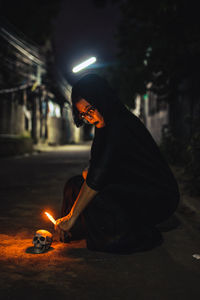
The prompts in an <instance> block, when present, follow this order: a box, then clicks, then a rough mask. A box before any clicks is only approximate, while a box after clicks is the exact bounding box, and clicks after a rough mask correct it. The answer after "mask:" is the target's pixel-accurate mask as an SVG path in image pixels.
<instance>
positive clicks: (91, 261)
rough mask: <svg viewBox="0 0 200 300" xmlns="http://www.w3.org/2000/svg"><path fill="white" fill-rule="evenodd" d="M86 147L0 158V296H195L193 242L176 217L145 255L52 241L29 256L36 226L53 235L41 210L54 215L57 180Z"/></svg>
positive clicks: (80, 162) (84, 155) (197, 248)
mask: <svg viewBox="0 0 200 300" xmlns="http://www.w3.org/2000/svg"><path fill="white" fill-rule="evenodd" d="M89 148H90V146H89V145H86V146H66V147H60V148H58V149H55V150H54V151H52V150H49V151H47V152H43V153H40V154H37V155H36V154H35V155H31V156H25V157H16V158H4V159H0V201H1V210H0V226H1V227H0V228H1V233H0V263H1V268H0V299H2V300H3V299H13V300H14V299H25V298H26V299H55V298H56V299H58V298H60V299H83V300H84V299H102V300H103V299H105V300H107V299H135V300H140V299H141V300H173V299H176V300H179V299H180V300H186V299H187V300H189V299H190V300H196V299H199V297H200V260H197V259H196V258H194V257H193V256H192V255H193V254H196V253H197V254H200V238H199V236H198V234H197V232H196V231H195V230H193V229H192V227H190V226H187V224H186V223H185V222H184V221H183V219H179V220H180V224H179V225H178V227H176V228H175V229H173V230H169V231H167V232H163V236H164V243H163V244H162V245H161V246H159V247H158V248H156V249H153V250H151V251H148V252H142V253H135V254H131V255H112V254H106V253H98V252H91V251H89V250H87V249H86V246H85V241H84V240H82V241H77V242H71V243H70V244H62V243H60V242H59V240H58V238H57V237H56V236H54V242H53V244H52V248H51V249H50V251H49V252H46V253H44V254H32V253H31V252H30V251H31V250H30V249H31V247H32V238H33V235H34V233H35V231H36V230H37V229H41V228H42V229H46V230H49V231H51V232H52V233H53V225H52V224H51V223H50V222H49V221H48V220H47V219H46V218H45V217H44V211H45V210H48V211H50V212H51V213H52V214H53V215H54V217H55V218H57V217H59V211H60V204H61V201H62V190H63V186H64V183H65V182H66V180H67V179H69V178H70V177H71V176H73V175H76V174H79V173H80V172H81V170H82V169H83V168H84V167H85V166H86V165H87V162H88V159H89ZM178 217H179V216H178Z"/></svg>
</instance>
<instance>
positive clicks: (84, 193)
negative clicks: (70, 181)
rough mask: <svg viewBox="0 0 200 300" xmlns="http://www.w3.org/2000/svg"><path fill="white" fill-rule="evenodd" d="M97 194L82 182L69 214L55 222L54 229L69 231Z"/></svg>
mask: <svg viewBox="0 0 200 300" xmlns="http://www.w3.org/2000/svg"><path fill="white" fill-rule="evenodd" d="M97 193H98V192H97V191H95V190H93V189H91V188H90V187H89V186H88V185H87V183H86V182H85V181H84V183H83V185H82V187H81V190H80V192H79V194H78V197H77V198H76V201H75V202H74V205H73V206H72V209H71V211H70V213H69V214H68V215H67V216H65V217H63V218H61V219H58V220H56V224H55V229H57V228H58V227H59V229H61V230H64V231H69V230H70V229H71V228H72V226H73V225H74V223H75V222H76V220H77V219H78V217H79V216H80V214H81V213H82V211H83V210H84V209H85V207H86V206H87V205H88V204H89V203H90V201H91V200H92V199H93V198H94V196H95V195H96V194H97Z"/></svg>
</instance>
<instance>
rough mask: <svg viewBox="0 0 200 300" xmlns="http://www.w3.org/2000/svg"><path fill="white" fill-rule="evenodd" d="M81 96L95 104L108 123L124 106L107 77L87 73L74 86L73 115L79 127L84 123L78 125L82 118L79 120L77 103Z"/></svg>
mask: <svg viewBox="0 0 200 300" xmlns="http://www.w3.org/2000/svg"><path fill="white" fill-rule="evenodd" d="M80 98H84V99H85V100H87V101H88V102H89V103H90V104H91V105H94V106H95V107H96V108H97V110H98V111H99V112H100V113H101V115H102V116H103V118H104V120H105V123H106V124H109V122H110V121H111V119H112V118H113V117H114V116H115V115H116V113H117V112H118V110H119V108H120V107H122V104H121V102H120V100H119V98H118V97H117V95H116V94H115V92H114V91H113V90H112V88H111V87H110V86H109V84H108V82H107V81H106V80H105V79H103V78H102V77H100V76H98V75H96V74H89V75H86V76H84V77H83V78H81V79H80V80H79V81H78V82H77V83H76V84H75V85H74V86H73V88H72V106H73V115H74V121H75V123H76V125H77V126H78V127H79V126H81V125H82V124H79V125H78V123H80V120H77V114H78V112H77V111H78V110H77V109H76V106H75V104H76V103H77V102H78V101H79V100H80Z"/></svg>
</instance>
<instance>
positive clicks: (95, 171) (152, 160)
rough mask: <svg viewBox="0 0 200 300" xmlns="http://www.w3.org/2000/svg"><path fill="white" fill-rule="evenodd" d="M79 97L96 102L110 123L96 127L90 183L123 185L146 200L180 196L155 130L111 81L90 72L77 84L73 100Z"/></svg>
mask: <svg viewBox="0 0 200 300" xmlns="http://www.w3.org/2000/svg"><path fill="white" fill-rule="evenodd" d="M78 97H82V98H84V99H86V100H87V101H88V102H89V103H90V104H92V105H95V107H96V108H97V109H98V110H99V112H100V113H101V114H102V116H103V117H104V120H105V124H106V125H105V127H103V128H96V129H95V137H94V141H93V144H92V149H91V159H90V167H89V170H88V175H87V179H86V182H87V184H88V186H89V187H91V188H92V189H94V190H97V191H101V190H104V189H105V188H106V187H108V186H109V185H110V186H111V185H112V186H114V185H115V186H123V187H124V188H125V191H126V197H128V196H131V198H133V197H134V195H140V196H141V197H142V198H143V199H145V198H146V201H149V200H147V199H149V198H151V197H152V196H155V197H156V195H158V197H162V195H163V198H164V195H166V194H167V195H168V197H169V195H173V198H174V197H175V198H177V200H178V198H179V192H178V186H177V183H176V180H175V178H174V176H173V174H172V172H171V170H170V168H169V167H168V164H167V163H166V161H165V159H164V158H163V157H162V155H161V153H160V151H159V148H158V146H157V145H156V143H155V141H154V140H153V138H152V136H151V134H150V133H149V131H148V130H147V129H146V127H145V126H144V125H143V123H142V122H141V121H140V120H139V119H138V118H137V117H136V116H135V115H134V114H132V113H131V112H129V111H128V110H127V109H126V108H125V106H124V105H122V104H121V102H120V101H119V99H118V97H117V96H116V95H115V93H114V92H113V91H112V89H111V88H110V87H109V85H108V83H107V82H106V81H105V80H104V79H102V78H101V77H99V76H97V75H92V74H91V75H87V76H85V77H83V78H82V79H80V80H79V81H78V83H77V84H76V85H75V86H74V87H73V90H72V102H73V101H74V103H75V99H78ZM129 198H130V197H129ZM161 201H162V199H161Z"/></svg>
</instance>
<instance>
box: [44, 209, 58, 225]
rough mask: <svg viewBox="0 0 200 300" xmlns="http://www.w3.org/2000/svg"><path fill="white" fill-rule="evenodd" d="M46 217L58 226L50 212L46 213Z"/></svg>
mask: <svg viewBox="0 0 200 300" xmlns="http://www.w3.org/2000/svg"><path fill="white" fill-rule="evenodd" d="M45 215H47V217H48V218H49V220H50V221H51V222H52V223H53V224H56V220H55V219H54V218H53V217H52V216H51V215H50V214H49V213H48V212H46V211H45Z"/></svg>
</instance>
